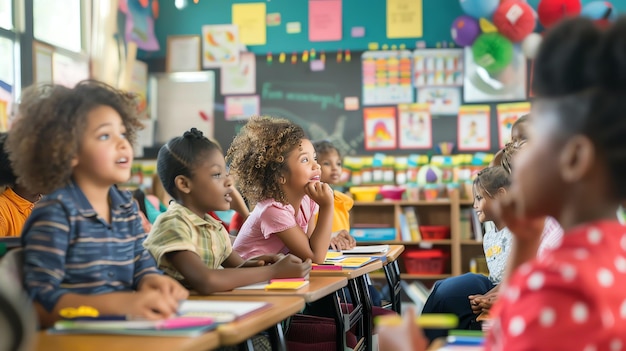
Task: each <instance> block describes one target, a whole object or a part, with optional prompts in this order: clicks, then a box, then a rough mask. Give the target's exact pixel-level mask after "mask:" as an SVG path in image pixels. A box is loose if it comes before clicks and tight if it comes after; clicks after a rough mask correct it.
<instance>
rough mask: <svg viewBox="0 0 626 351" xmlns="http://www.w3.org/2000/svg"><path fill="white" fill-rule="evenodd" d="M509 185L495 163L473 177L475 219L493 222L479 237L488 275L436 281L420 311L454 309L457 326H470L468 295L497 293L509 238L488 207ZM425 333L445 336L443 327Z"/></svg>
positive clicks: (504, 264) (460, 327)
mask: <svg viewBox="0 0 626 351" xmlns="http://www.w3.org/2000/svg"><path fill="white" fill-rule="evenodd" d="M509 185H510V183H509V174H508V173H507V172H506V171H505V170H504V169H503V168H502V167H499V166H496V167H488V168H485V169H483V170H481V171H480V172H478V174H477V175H476V179H474V186H473V192H474V205H473V207H474V209H475V210H476V214H477V215H478V220H479V221H480V222H481V223H484V222H486V221H492V222H493V223H494V230H491V231H487V232H486V233H485V235H484V237H483V249H484V252H485V258H486V259H487V266H488V268H489V277H488V278H487V277H485V276H484V275H482V274H475V273H466V274H463V275H460V276H456V277H451V278H447V279H444V280H440V281H437V282H436V283H435V286H434V287H433V289H432V292H431V293H430V296H429V297H428V299H427V300H426V304H425V305H424V308H423V310H422V313H454V314H456V315H457V316H458V317H459V325H458V329H470V327H471V325H472V323H473V322H474V321H475V318H476V316H475V315H474V313H473V311H472V307H471V305H473V304H476V303H477V302H476V301H473V299H472V295H475V294H481V295H482V294H485V295H492V294H494V295H495V294H497V291H498V288H499V286H500V285H499V284H500V282H501V281H502V277H503V275H504V269H505V266H506V262H507V259H508V256H509V252H510V250H511V244H512V238H511V232H510V231H509V230H508V228H507V227H506V226H505V225H504V223H503V222H502V220H500V219H499V218H498V217H496V216H495V215H494V214H493V212H492V211H491V206H490V203H491V202H492V201H495V200H496V199H497V198H500V197H502V196H505V195H506V193H507V189H508V188H509ZM468 296H469V298H468ZM425 333H426V336H427V337H428V339H430V340H431V341H432V340H434V339H436V338H438V337H441V336H445V335H446V334H447V330H426V331H425Z"/></svg>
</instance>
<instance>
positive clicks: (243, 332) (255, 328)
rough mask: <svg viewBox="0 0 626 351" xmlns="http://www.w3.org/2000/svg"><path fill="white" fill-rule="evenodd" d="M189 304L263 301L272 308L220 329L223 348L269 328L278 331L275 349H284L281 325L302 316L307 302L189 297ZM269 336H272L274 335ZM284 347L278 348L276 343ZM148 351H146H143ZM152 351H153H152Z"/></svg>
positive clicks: (280, 298) (284, 298) (292, 298)
mask: <svg viewBox="0 0 626 351" xmlns="http://www.w3.org/2000/svg"><path fill="white" fill-rule="evenodd" d="M189 299H190V300H211V301H219V300H222V301H263V302H268V303H270V304H271V306H269V307H267V308H264V309H262V310H260V311H256V312H253V313H251V314H249V315H247V316H244V317H243V318H240V319H239V320H237V321H234V322H231V323H226V324H222V325H220V326H218V327H217V329H216V331H217V333H218V334H219V339H220V345H222V346H230V345H238V344H241V343H243V342H246V340H249V339H250V338H252V337H253V336H255V335H256V334H258V333H260V332H262V331H265V330H267V329H270V328H276V329H275V332H274V333H275V334H276V335H271V337H272V339H274V338H278V339H279V340H272V344H273V345H272V349H273V350H280V349H284V348H285V345H284V337H283V335H282V327H281V325H280V323H281V322H282V321H283V320H285V319H287V318H289V317H291V316H293V315H294V314H296V313H298V312H300V311H301V310H302V308H304V300H303V299H302V298H301V297H297V296H232V295H230V296H215V295H210V296H190V297H189ZM274 333H270V334H274ZM279 342H280V343H282V345H275V344H276V343H279ZM143 349H147V348H145V347H144V348H143ZM150 351H153V350H150Z"/></svg>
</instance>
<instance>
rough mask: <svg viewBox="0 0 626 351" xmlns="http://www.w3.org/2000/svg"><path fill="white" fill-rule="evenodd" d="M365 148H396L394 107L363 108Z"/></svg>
mask: <svg viewBox="0 0 626 351" xmlns="http://www.w3.org/2000/svg"><path fill="white" fill-rule="evenodd" d="M363 126H364V128H365V149H366V150H388V149H395V148H396V139H397V135H396V108H395V107H369V108H364V109H363Z"/></svg>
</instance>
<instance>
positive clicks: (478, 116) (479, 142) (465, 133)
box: [457, 105, 491, 151]
mask: <svg viewBox="0 0 626 351" xmlns="http://www.w3.org/2000/svg"><path fill="white" fill-rule="evenodd" d="M490 113H491V112H490V107H489V105H472V106H461V108H460V109H459V116H458V123H457V124H458V125H457V135H458V145H459V147H458V149H459V151H468V150H489V148H490V147H491V132H490V123H489V116H490Z"/></svg>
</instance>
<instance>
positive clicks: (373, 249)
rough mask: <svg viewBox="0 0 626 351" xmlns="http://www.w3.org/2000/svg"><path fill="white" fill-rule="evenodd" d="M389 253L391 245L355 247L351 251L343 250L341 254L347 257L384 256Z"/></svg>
mask: <svg viewBox="0 0 626 351" xmlns="http://www.w3.org/2000/svg"><path fill="white" fill-rule="evenodd" d="M387 251H389V245H367V246H355V247H354V248H352V249H350V250H341V253H342V254H344V255H346V254H348V255H350V254H356V255H362V254H384V253H387Z"/></svg>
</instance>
